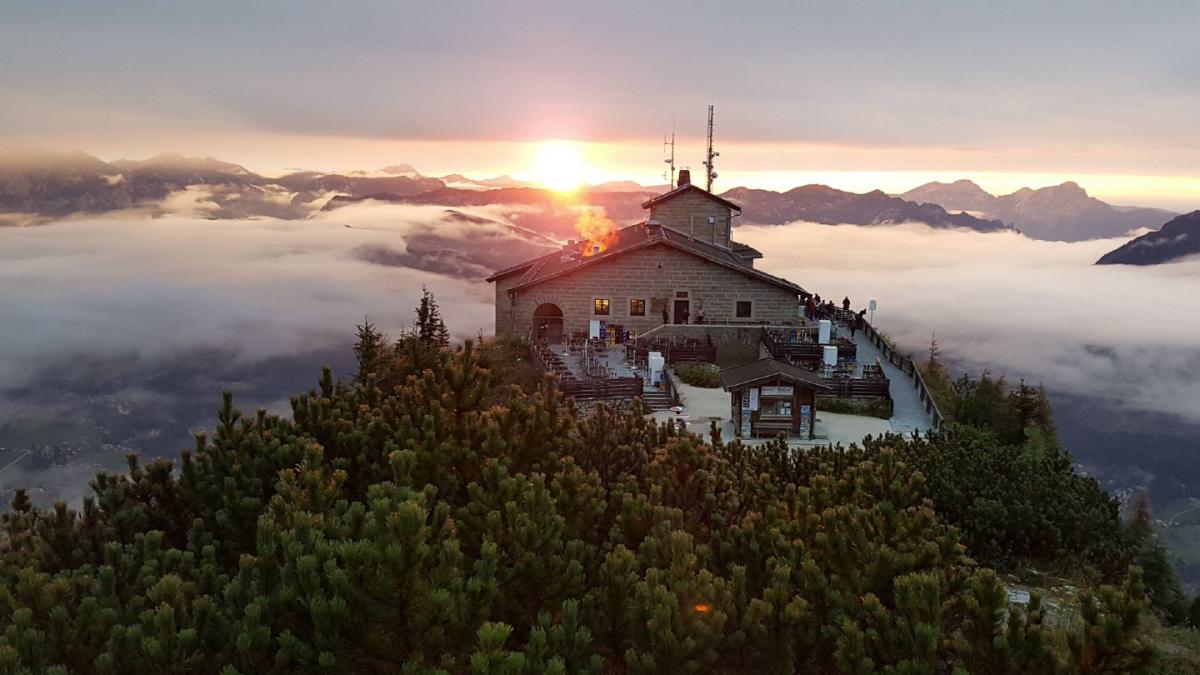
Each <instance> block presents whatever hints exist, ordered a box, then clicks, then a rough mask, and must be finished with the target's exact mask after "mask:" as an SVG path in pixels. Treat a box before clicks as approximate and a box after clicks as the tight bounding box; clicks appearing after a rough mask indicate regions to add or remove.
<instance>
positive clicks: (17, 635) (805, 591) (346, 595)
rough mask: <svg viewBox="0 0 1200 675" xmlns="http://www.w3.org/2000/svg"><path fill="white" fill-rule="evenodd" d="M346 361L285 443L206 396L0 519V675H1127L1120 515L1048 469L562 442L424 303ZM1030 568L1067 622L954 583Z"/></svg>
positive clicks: (668, 443) (664, 439) (586, 428)
mask: <svg viewBox="0 0 1200 675" xmlns="http://www.w3.org/2000/svg"><path fill="white" fill-rule="evenodd" d="M356 355H357V356H358V359H359V363H360V364H361V372H360V373H359V374H358V377H357V378H356V379H355V381H352V382H340V381H337V380H335V379H334V377H333V376H332V374H331V373H330V372H329V371H328V370H326V371H325V373H324V374H323V375H322V377H321V378H320V382H319V386H318V388H316V389H314V390H312V391H309V392H307V393H305V394H301V395H298V396H296V397H294V398H293V400H292V409H293V415H292V419H286V418H283V417H278V416H274V415H268V414H265V413H262V412H259V413H257V414H253V415H243V414H242V413H240V412H238V411H237V410H236V408H235V407H234V406H233V402H232V400H231V398H230V397H229V396H228V395H226V397H225V401H224V404H223V406H222V407H221V410H220V412H219V414H218V423H217V426H216V429H215V432H214V433H213V434H212V435H211V437H201V438H199V439H198V440H197V444H196V448H195V450H194V451H192V452H189V453H185V454H184V455H183V457H182V459H181V461H180V462H179V463H178V464H177V465H173V464H172V463H171V462H168V461H165V460H155V461H151V462H148V463H146V462H142V461H140V460H138V459H136V458H131V459H130V464H129V470H128V472H127V473H126V474H122V475H98V476H97V477H96V479H95V480H94V482H93V492H94V494H93V495H92V496H91V497H89V498H87V499H86V500H85V501H84V504H83V507H82V509H81V511H80V512H74V511H72V510H70V509H68V508H67V507H66V506H65V505H59V506H57V507H56V508H54V509H52V510H49V511H38V510H36V509H33V508H31V507H30V505H29V502H28V499H27V498H26V497H25V496H24V494H23V493H22V494H18V497H17V499H16V500H15V501H14V504H13V508H12V510H11V511H10V512H9V513H7V514H5V515H4V516H3V530H4V538H3V540H2V541H3V543H2V546H0V579H2V583H0V673H129V672H145V673H218V672H219V673H223V674H224V675H235V674H237V673H242V674H247V675H248V674H250V673H295V672H312V673H318V672H320V673H405V674H417V673H564V674H565V673H626V672H627V673H709V672H717V673H789V672H829V673H874V672H895V673H940V672H951V671H956V672H973V673H974V672H986V673H1067V672H1070V673H1101V672H1106V673H1116V672H1135V671H1138V670H1141V669H1144V668H1146V667H1153V666H1152V664H1153V662H1154V659H1155V654H1154V649H1153V648H1152V647H1151V646H1150V645H1149V644H1148V640H1147V635H1146V632H1145V627H1146V625H1147V621H1150V620H1151V617H1150V612H1149V611H1147V608H1148V606H1149V604H1150V602H1151V601H1152V600H1153V599H1154V598H1153V597H1151V596H1147V594H1146V589H1145V586H1144V584H1143V574H1142V571H1141V570H1140V568H1138V567H1137V566H1130V565H1129V563H1130V562H1135V560H1134V559H1133V557H1131V556H1130V554H1129V551H1130V549H1129V548H1128V547H1127V546H1125V545H1124V544H1123V543H1122V542H1123V541H1124V538H1123V535H1122V532H1121V526H1120V523H1119V521H1117V519H1116V513H1115V510H1113V509H1112V508H1111V507H1112V505H1111V503H1110V501H1107V497H1106V496H1105V495H1104V494H1103V493H1102V492H1100V491H1099V490H1098V489H1097V488H1095V486H1094V484H1091V485H1089V484H1087V483H1086V481H1084V482H1081V483H1079V482H1073V479H1072V480H1068V479H1066V478H1065V476H1066V475H1067V474H1069V473H1070V472H1069V461H1068V462H1066V463H1065V464H1064V460H1062V459H1056V457H1058V455H1057V453H1056V452H1054V451H1052V450H1050V449H1049V448H1045V449H1044V452H1043V454H1042V455H1032V456H1029V457H1028V458H1026V459H1024V460H1021V461H1017V462H1016V464H1017V466H1016V467H1015V468H1011V469H1005V465H1006V464H1007V463H1009V462H1010V461H1013V460H1016V459H1020V458H1014V457H1013V456H1012V455H1011V451H1009V450H1004V449H1003V448H1007V447H1009V446H1007V445H1003V444H1001V443H1000V441H998V440H997V439H995V438H989V437H988V433H989V432H987V431H983V432H980V433H979V434H974V435H955V434H949V435H947V436H944V437H935V438H931V439H924V440H922V439H905V438H900V437H891V438H883V439H871V440H870V441H869V442H867V443H865V445H864V447H861V448H858V447H856V448H850V449H843V448H836V449H820V450H813V451H810V452H804V453H796V452H794V451H790V450H789V449H788V448H787V446H786V445H785V444H784V443H782V442H773V443H769V444H765V445H759V446H748V445H742V444H741V443H738V442H728V441H727V440H725V439H721V438H718V437H716V435H715V434H714V435H713V436H711V437H709V438H701V437H697V436H695V435H690V434H685V433H680V432H677V431H675V430H673V427H671V426H669V425H665V426H661V425H657V424H656V423H655V422H653V421H652V420H650V419H648V418H646V417H644V416H643V415H642V414H640V413H641V411H640V410H638V409H636V408H635V409H633V410H629V411H625V412H622V413H616V412H612V411H609V410H606V409H603V408H601V409H600V410H598V411H597V412H595V413H594V414H591V415H588V416H581V415H580V414H578V413H577V412H575V411H574V409H573V408H572V407H571V406H570V405H569V403H568V402H567V401H564V400H563V398H562V397H561V396H560V394H559V393H558V392H557V391H556V390H555V389H554V387H553V386H552V383H549V382H540V381H536V380H533V379H531V375H530V372H529V370H528V368H527V365H526V364H525V363H524V362H523V361H522V357H521V352H520V350H518V349H515V348H513V347H512V346H511V345H506V344H504V343H497V342H487V343H485V344H483V345H475V344H466V345H465V346H463V347H462V348H460V349H457V350H453V351H452V350H450V349H448V348H447V347H446V334H445V331H444V326H443V325H442V324H441V321H440V318H439V317H438V312H437V307H436V303H434V302H433V300H432V298H431V297H430V296H429V295H428V294H426V299H425V300H424V301H423V302H422V306H421V308H420V309H419V312H418V319H417V321H416V323H415V325H414V327H413V329H412V330H411V331H408V332H406V333H405V334H404V335H402V336H400V338H399V339H398V340H395V341H392V340H388V339H386V338H385V337H383V336H382V335H380V334H379V333H378V332H377V331H375V330H374V329H373V327H371V326H370V325H369V324H364V325H363V326H360V330H359V341H358V344H357V346H356ZM993 447H996V448H1001V452H1003V453H1009V454H1002V455H1000V456H999V457H998V458H997V459H996V460H995V461H986V460H984V458H985V455H986V453H985V452H983V450H984V449H985V448H993ZM1027 452H1030V453H1032V452H1033V451H1032V450H1028V451H1027ZM981 461H982V463H981V464H978V463H980V462H981ZM977 464H978V466H977ZM1002 470H1007V471H1011V472H1014V473H1013V474H1012V475H1009V474H1001V475H998V476H997V475H992V476H991V479H990V482H991V483H992V486H991V488H990V491H989V492H988V497H987V499H986V500H984V504H985V506H983V507H980V506H979V505H978V502H977V501H976V502H972V501H971V500H967V499H965V498H964V491H965V490H968V489H975V488H978V487H980V486H982V484H983V483H984V482H986V481H985V477H986V474H987V473H988V472H994V471H1002ZM1039 471H1040V472H1041V474H1042V475H1043V479H1042V480H1041V481H1038V482H1035V483H1034V484H1032V485H1023V484H1022V483H1021V481H1022V480H1023V479H1025V478H1028V477H1029V476H1031V475H1033V474H1034V473H1036V472H1039ZM960 475H961V476H962V480H959V479H958V478H956V476H960ZM1072 475H1073V474H1072ZM1080 480H1083V479H1080ZM1056 495H1059V496H1057V497H1056ZM1055 499H1057V500H1058V501H1054V500H1055ZM1047 500H1050V501H1052V502H1053V508H1041V507H1044V506H1048V505H1049V502H1047ZM1038 502H1041V503H1040V504H1039V503H1038ZM1035 506H1037V507H1038V508H1035ZM1076 506H1077V507H1081V508H1082V510H1081V511H1076V510H1074V508H1073V507H1076ZM1034 510H1037V511H1039V513H1038V514H1037V515H1036V517H1035V515H1034V514H1033V511H1034ZM1112 528H1116V529H1115V531H1114V530H1112ZM1039 557H1045V558H1047V559H1051V558H1052V559H1060V558H1064V557H1074V558H1077V559H1078V560H1080V561H1084V562H1085V563H1086V564H1087V565H1088V566H1089V567H1090V568H1092V569H1094V571H1095V576H1096V584H1095V585H1094V586H1093V588H1095V590H1094V591H1086V592H1083V593H1082V594H1081V596H1080V602H1079V605H1078V607H1076V608H1075V610H1074V611H1075V614H1074V616H1075V619H1074V620H1072V621H1067V622H1062V621H1059V622H1055V621H1051V620H1049V619H1048V618H1047V612H1046V611H1045V610H1044V608H1043V606H1042V604H1041V602H1040V600H1039V599H1037V598H1036V596H1035V598H1034V599H1033V600H1032V601H1031V602H1029V603H1028V604H1027V605H1016V604H1010V603H1009V601H1008V597H1007V594H1006V591H1005V589H1004V587H1003V586H1002V584H1001V582H1000V580H999V579H998V577H997V575H996V573H995V572H993V571H991V570H989V569H987V568H986V567H983V566H981V564H980V563H981V562H987V563H992V564H1000V565H1003V564H1006V563H1008V562H1011V561H1014V560H1017V559H1023V558H1039ZM977 561H980V562H977Z"/></svg>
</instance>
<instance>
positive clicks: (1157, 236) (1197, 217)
mask: <svg viewBox="0 0 1200 675" xmlns="http://www.w3.org/2000/svg"><path fill="white" fill-rule="evenodd" d="M1196 254H1200V211H1192V212H1191V213H1187V214H1184V215H1182V216H1179V217H1177V218H1174V219H1173V220H1171V221H1170V222H1168V223H1167V224H1165V225H1163V226H1162V227H1161V228H1160V229H1159V230H1157V231H1155V232H1149V233H1146V234H1143V235H1142V236H1140V237H1138V238H1136V239H1133V240H1131V241H1128V242H1126V243H1125V244H1124V245H1123V246H1120V247H1118V248H1116V249H1114V250H1112V251H1109V252H1108V253H1105V254H1104V255H1103V256H1102V257H1101V258H1100V259H1099V260H1097V261H1096V264H1097V265H1158V264H1160V263H1167V262H1171V261H1173V260H1178V259H1180V258H1184V257H1187V256H1190V255H1196Z"/></svg>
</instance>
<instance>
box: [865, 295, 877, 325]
mask: <svg viewBox="0 0 1200 675" xmlns="http://www.w3.org/2000/svg"><path fill="white" fill-rule="evenodd" d="M878 304H879V303H877V302H875V301H874V300H872V301H871V302H869V303H867V309H869V310H871V325H872V326H874V325H875V307H876V306H877V305H878Z"/></svg>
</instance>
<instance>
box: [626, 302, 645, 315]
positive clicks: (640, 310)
mask: <svg viewBox="0 0 1200 675" xmlns="http://www.w3.org/2000/svg"><path fill="white" fill-rule="evenodd" d="M629 316H646V301H645V300H642V299H640V298H634V299H632V300H630V301H629Z"/></svg>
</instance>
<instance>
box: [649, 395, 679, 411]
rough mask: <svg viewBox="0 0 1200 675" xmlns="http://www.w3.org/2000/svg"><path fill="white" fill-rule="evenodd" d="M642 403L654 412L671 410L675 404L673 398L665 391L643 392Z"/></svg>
mask: <svg viewBox="0 0 1200 675" xmlns="http://www.w3.org/2000/svg"><path fill="white" fill-rule="evenodd" d="M642 401H644V402H645V403H646V406H647V407H648V408H650V410H652V411H658V410H670V409H671V406H672V405H673V403H672V402H671V397H670V396H668V395H667V393H666V392H663V391H646V392H642Z"/></svg>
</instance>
